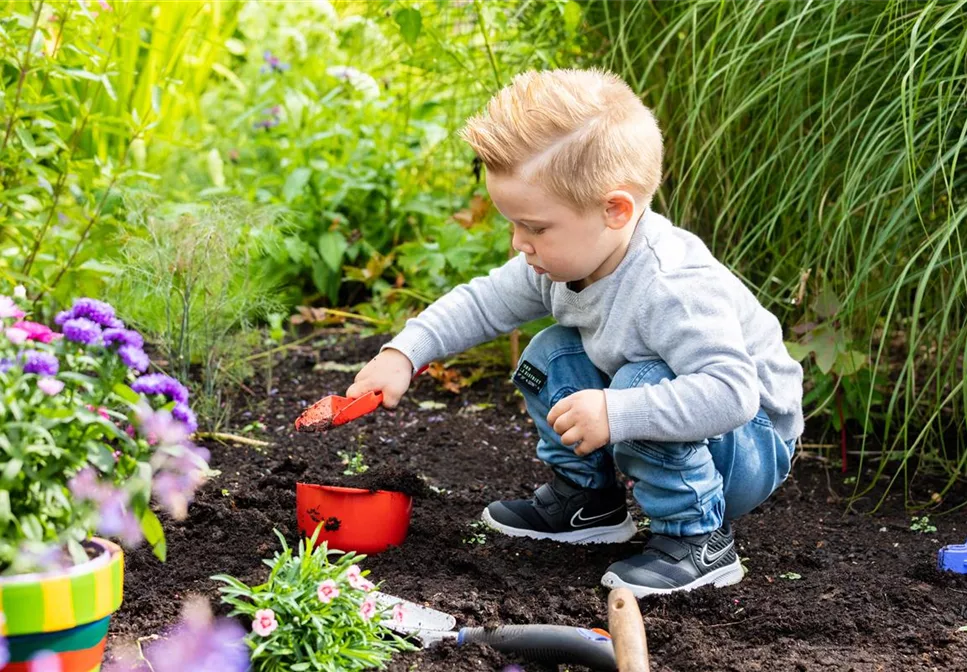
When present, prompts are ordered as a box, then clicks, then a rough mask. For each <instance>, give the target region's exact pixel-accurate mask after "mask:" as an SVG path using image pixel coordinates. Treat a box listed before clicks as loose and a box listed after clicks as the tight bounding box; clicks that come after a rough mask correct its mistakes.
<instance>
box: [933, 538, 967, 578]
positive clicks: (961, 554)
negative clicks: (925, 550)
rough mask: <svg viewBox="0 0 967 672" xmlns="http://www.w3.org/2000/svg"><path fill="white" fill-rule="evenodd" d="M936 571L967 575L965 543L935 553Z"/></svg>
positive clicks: (966, 547) (966, 548)
mask: <svg viewBox="0 0 967 672" xmlns="http://www.w3.org/2000/svg"><path fill="white" fill-rule="evenodd" d="M937 569H939V570H940V571H941V572H943V571H948V572H957V573H958V574H967V543H963V544H950V545H949V546H944V547H943V548H941V549H940V552H939V553H937Z"/></svg>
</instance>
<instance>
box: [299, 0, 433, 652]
mask: <svg viewBox="0 0 967 672" xmlns="http://www.w3.org/2000/svg"><path fill="white" fill-rule="evenodd" d="M393 18H394V19H396V24H397V25H398V26H399V27H400V36H401V37H402V38H403V41H404V42H406V43H407V44H408V45H410V46H411V47H412V46H413V45H414V44H416V40H417V38H419V37H420V32H421V31H422V30H423V16H422V15H421V14H420V11H419V10H418V9H414V8H413V7H406V8H405V9H401V10H400V11H398V12H396V15H395V16H394V17H393ZM293 669H295V668H293Z"/></svg>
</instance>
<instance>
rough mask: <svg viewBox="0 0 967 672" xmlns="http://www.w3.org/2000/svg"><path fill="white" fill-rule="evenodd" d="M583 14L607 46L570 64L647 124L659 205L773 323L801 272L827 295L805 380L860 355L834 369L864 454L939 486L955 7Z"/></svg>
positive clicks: (948, 345) (950, 425) (952, 416)
mask: <svg viewBox="0 0 967 672" xmlns="http://www.w3.org/2000/svg"><path fill="white" fill-rule="evenodd" d="M586 7H587V10H588V12H589V27H590V29H591V31H592V32H593V33H595V34H599V35H601V36H602V37H603V40H602V41H601V42H600V48H601V49H605V50H606V51H607V54H606V56H605V57H604V58H602V59H596V58H584V59H581V62H582V63H588V64H599V65H603V66H606V67H609V68H611V69H613V70H615V71H616V72H618V73H619V74H621V75H623V76H624V77H625V78H626V79H627V80H628V81H629V82H630V83H631V84H632V86H633V87H634V88H635V89H636V90H637V91H639V92H641V94H642V96H643V99H644V100H645V102H646V103H647V104H649V105H650V106H652V107H653V108H654V109H655V111H656V114H657V116H658V118H659V121H660V123H661V125H662V128H663V129H664V133H665V137H666V159H667V160H666V180H665V186H664V188H663V190H662V191H661V193H660V194H659V196H658V203H657V207H659V208H661V209H662V210H664V211H666V212H668V213H669V214H670V215H671V217H672V219H673V220H674V221H675V222H676V223H678V224H680V225H682V226H684V227H686V228H689V229H691V230H693V231H695V232H697V233H699V234H701V235H702V236H703V238H704V239H705V240H706V241H708V242H709V243H710V245H711V247H712V249H713V252H715V253H716V255H717V256H718V257H719V258H721V259H722V260H723V262H725V263H726V264H727V265H729V266H730V267H731V268H734V269H736V270H737V272H738V273H739V274H740V275H742V276H743V277H744V278H745V279H746V280H747V282H748V283H749V285H750V286H751V287H753V288H754V291H757V292H758V296H759V298H760V299H761V300H762V301H763V303H764V304H765V305H766V306H767V307H769V308H770V309H772V310H773V311H775V312H776V313H777V314H778V315H779V316H780V318H781V319H783V320H787V321H788V322H789V323H797V322H808V321H810V319H809V318H808V316H806V315H804V314H803V311H804V309H807V307H808V306H809V305H810V304H809V302H801V303H798V302H796V301H795V299H796V298H797V296H798V295H799V293H800V292H799V290H800V278H801V275H802V273H803V272H805V271H806V270H807V269H813V271H814V273H813V277H821V278H822V279H823V282H822V284H820V285H814V284H807V286H806V287H805V290H806V292H807V295H808V296H816V295H817V292H818V293H819V294H818V295H825V294H827V293H828V295H829V296H838V297H841V302H842V306H841V308H840V309H839V311H838V312H837V317H836V320H837V321H838V326H835V327H834V326H833V325H832V324H831V323H830V322H829V321H828V320H826V321H824V326H822V327H818V328H820V331H819V332H818V333H814V334H813V342H814V343H815V345H817V346H818V347H817V348H814V349H812V350H811V354H812V356H813V357H814V358H815V362H816V366H815V367H812V369H811V371H810V375H811V377H814V379H813V383H814V385H815V387H817V388H818V387H822V386H823V381H824V379H828V377H829V376H831V375H838V374H836V372H835V367H836V365H837V364H836V362H839V365H840V366H841V370H840V372H841V373H842V372H844V371H848V370H851V369H853V368H855V367H854V365H855V364H856V363H858V362H863V361H864V360H866V358H867V357H868V358H869V359H868V360H867V361H868V364H867V365H865V366H864V367H862V368H860V369H857V370H856V371H855V372H854V373H853V374H848V375H846V374H844V375H842V376H841V379H842V382H841V385H842V387H843V389H844V391H846V392H847V394H849V395H850V396H851V397H852V398H853V401H852V402H851V403H850V406H851V407H852V408H853V409H854V410H855V411H856V412H857V413H859V414H861V415H862V416H863V419H862V421H861V422H862V424H863V425H864V426H866V427H867V428H869V427H870V423H869V420H870V419H871V418H872V419H876V417H877V415H878V414H882V418H883V422H882V423H877V424H879V426H878V431H877V436H876V439H877V442H878V443H879V444H881V445H882V456H884V457H885V456H888V455H893V454H899V455H900V456H901V459H902V464H903V465H907V464H908V460H909V458H911V457H914V456H916V457H917V458H919V459H917V460H916V462H915V463H914V462H911V463H910V466H911V467H912V466H913V465H914V464H917V465H920V466H922V467H924V468H929V467H931V466H933V467H934V471H936V467H939V468H940V469H943V470H944V471H946V473H947V474H948V475H949V481H948V485H947V486H946V487H947V488H949V487H951V486H952V484H953V482H954V480H955V479H956V478H957V476H958V475H962V474H963V473H964V469H965V467H967V445H965V438H964V437H967V432H965V431H964V430H965V424H967V394H965V382H967V371H965V369H964V367H963V365H962V363H961V358H962V357H963V353H964V352H965V351H967V330H964V329H963V324H964V323H965V322H967V305H965V303H964V301H963V297H964V294H965V288H967V263H965V258H967V257H965V254H964V250H965V244H967V239H965V235H967V234H965V232H967V227H965V226H964V222H965V219H967V172H965V171H963V170H962V169H958V168H957V166H958V165H959V164H961V163H963V158H964V150H965V147H967V130H965V129H967V86H965V82H967V71H965V68H967V65H965V64H967V11H965V9H967V3H965V2H964V1H963V0H960V1H957V2H950V3H935V2H930V3H908V2H903V1H901V0H893V1H890V2H879V3H854V2H848V1H840V0H835V1H831V2H823V3H787V2H779V3H765V4H751V3H750V4H745V5H737V6H735V7H727V6H725V5H723V4H722V3H720V2H716V1H713V0H696V1H695V2H688V3H672V2H668V3H653V2H646V1H645V0H636V1H633V2H623V3H588V4H587V5H586ZM852 351H857V352H862V353H863V355H862V356H860V357H858V358H855V357H854V356H853V355H852V354H850V353H852ZM834 353H835V356H834ZM800 354H801V353H800ZM823 369H826V372H824V371H823ZM873 372H878V373H883V374H884V375H887V376H888V378H889V381H890V383H891V385H890V386H888V387H885V386H881V384H880V382H879V380H878V379H877V376H876V375H872V373H873ZM846 381H852V382H850V383H847V382H846ZM880 393H884V398H883V399H882V402H881V401H880V399H879V398H878V395H879V394H880ZM826 397H828V394H823V395H821V396H820V397H818V398H817V399H816V400H815V403H817V404H822V402H823V400H824V399H825V398H826ZM834 417H835V415H834ZM837 421H838V420H837ZM871 438H872V436H871V435H870V434H867V436H866V437H864V440H863V441H864V443H863V446H864V450H865V449H866V447H867V446H868V445H869V444H868V443H867V442H868V441H869V440H870V439H871ZM873 457H876V456H874V455H872V454H870V455H868V456H867V459H870V458H873ZM889 465H890V463H889V461H888V460H886V459H883V460H880V463H879V465H878V468H877V470H876V471H877V474H876V476H877V477H876V478H873V479H871V480H870V481H869V486H870V487H872V485H873V484H874V483H875V482H876V480H877V478H878V477H879V475H881V474H882V473H883V470H885V469H887V468H888V467H889ZM893 465H894V466H896V463H893ZM900 473H903V474H905V476H904V479H905V480H906V482H909V477H910V476H911V472H907V471H906V470H905V469H900V470H899V471H897V474H900Z"/></svg>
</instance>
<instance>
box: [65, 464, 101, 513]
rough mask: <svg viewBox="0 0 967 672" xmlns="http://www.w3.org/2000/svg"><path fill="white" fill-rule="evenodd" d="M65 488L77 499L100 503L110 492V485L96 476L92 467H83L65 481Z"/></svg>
mask: <svg viewBox="0 0 967 672" xmlns="http://www.w3.org/2000/svg"><path fill="white" fill-rule="evenodd" d="M67 488H68V489H69V490H70V491H71V494H72V495H74V497H76V498H77V499H80V500H85V501H91V502H95V503H97V504H100V503H101V502H103V501H104V500H106V499H107V497H108V495H109V494H110V487H109V486H105V485H104V484H103V483H101V482H100V481H99V480H98V478H97V473H96V472H95V471H94V469H93V467H84V468H83V469H81V470H80V471H79V472H77V474H76V475H75V476H74V477H73V478H72V479H70V480H69V481H68V482H67Z"/></svg>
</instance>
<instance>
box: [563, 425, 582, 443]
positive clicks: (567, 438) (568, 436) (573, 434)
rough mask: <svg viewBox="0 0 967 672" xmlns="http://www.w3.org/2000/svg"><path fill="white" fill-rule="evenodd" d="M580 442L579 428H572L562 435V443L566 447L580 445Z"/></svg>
mask: <svg viewBox="0 0 967 672" xmlns="http://www.w3.org/2000/svg"><path fill="white" fill-rule="evenodd" d="M580 440H581V431H580V430H579V429H578V428H577V427H572V428H571V429H569V430H567V431H566V432H564V434H562V435H561V443H563V444H564V445H565V446H569V445H571V444H573V443H578V442H579V441H580Z"/></svg>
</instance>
